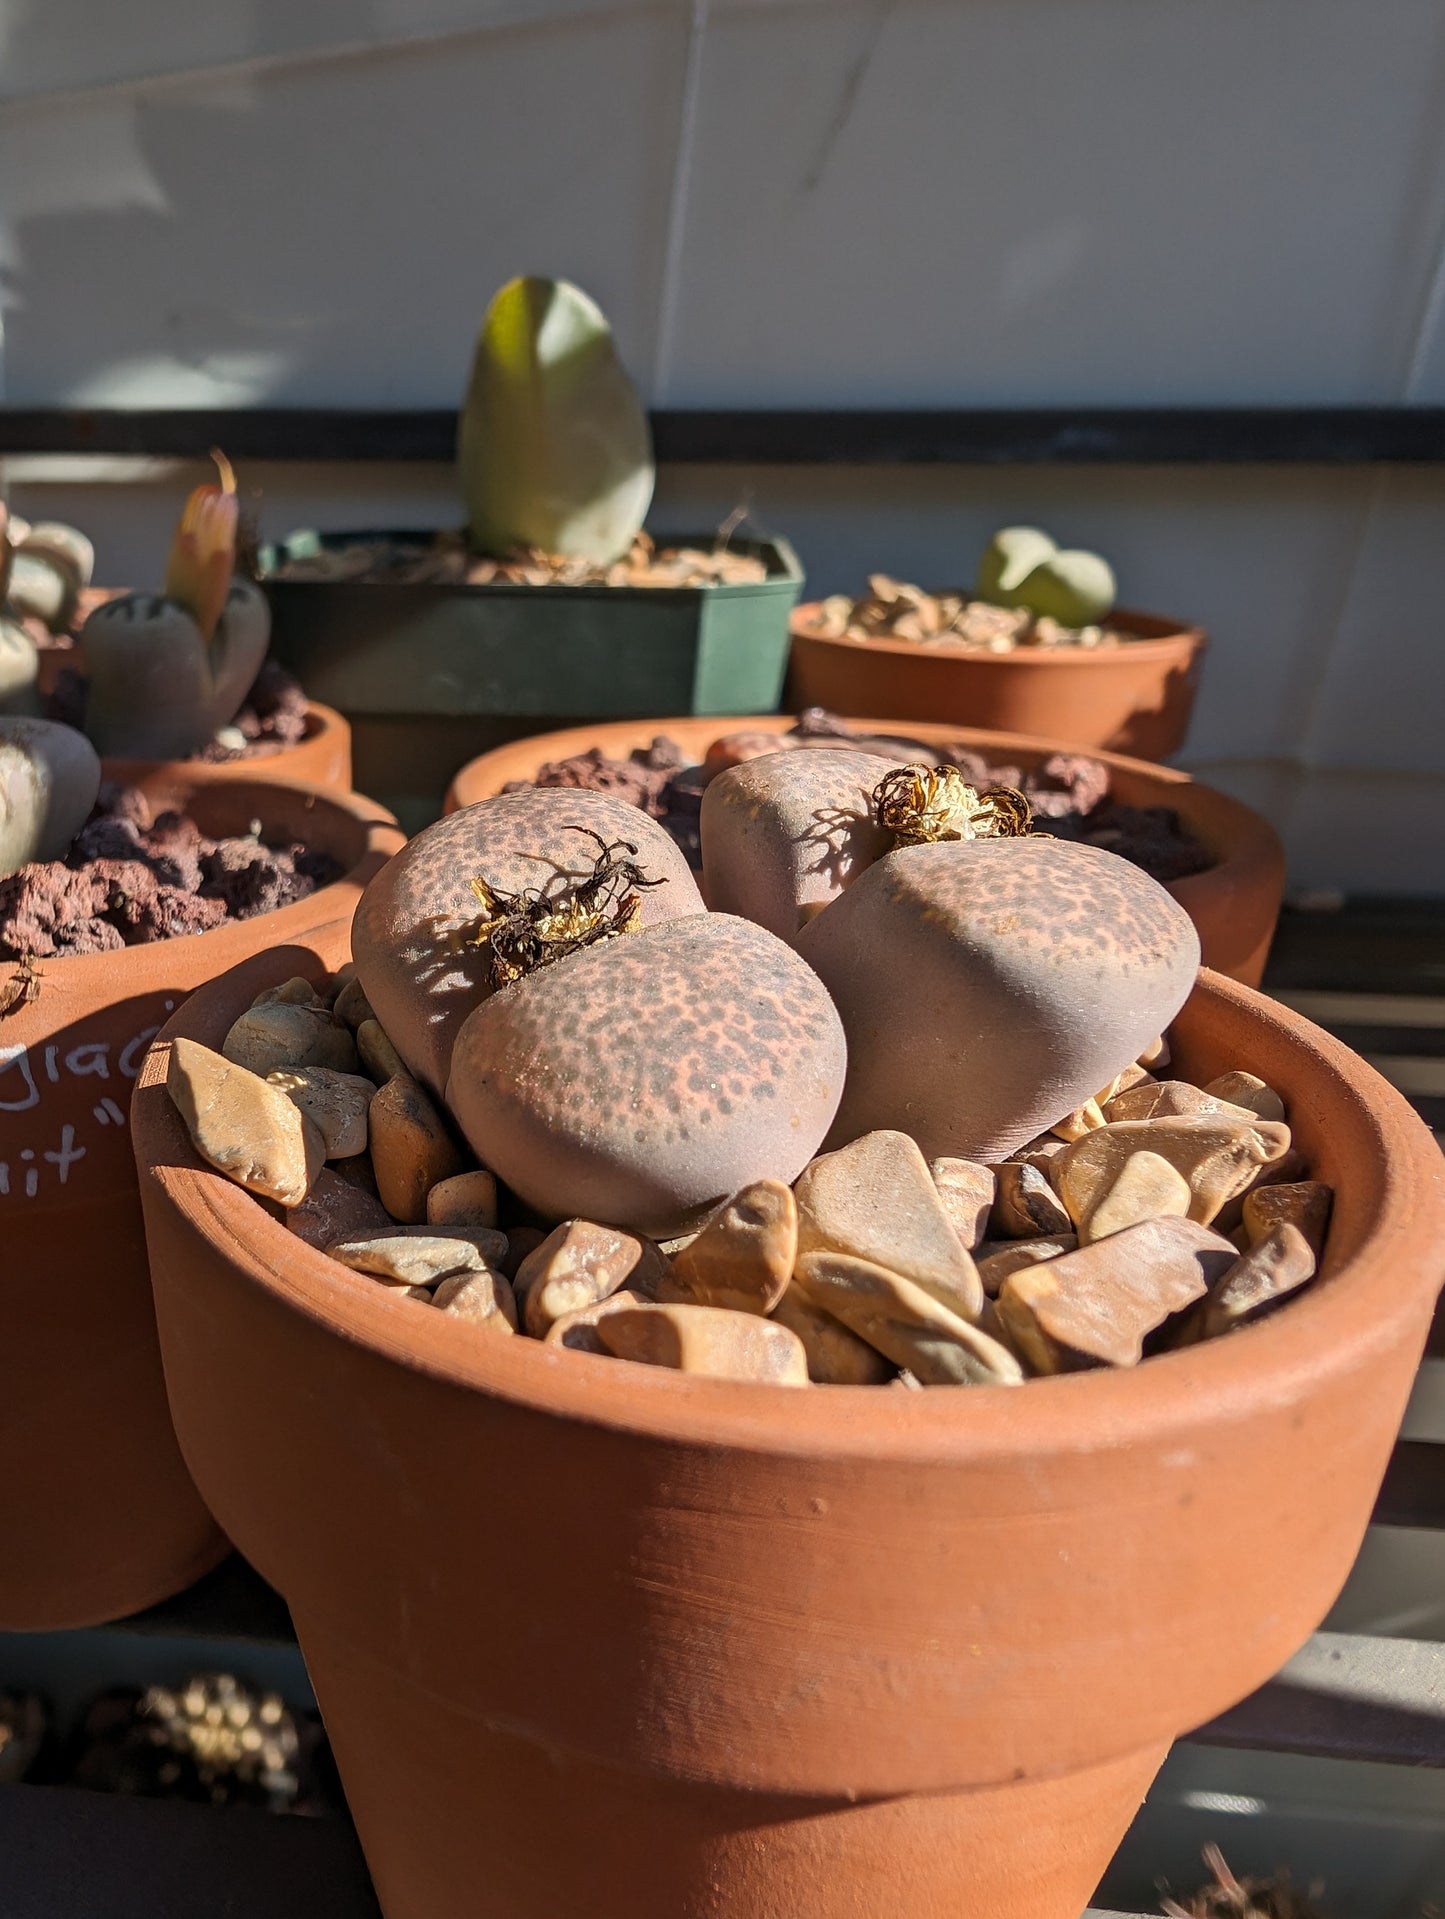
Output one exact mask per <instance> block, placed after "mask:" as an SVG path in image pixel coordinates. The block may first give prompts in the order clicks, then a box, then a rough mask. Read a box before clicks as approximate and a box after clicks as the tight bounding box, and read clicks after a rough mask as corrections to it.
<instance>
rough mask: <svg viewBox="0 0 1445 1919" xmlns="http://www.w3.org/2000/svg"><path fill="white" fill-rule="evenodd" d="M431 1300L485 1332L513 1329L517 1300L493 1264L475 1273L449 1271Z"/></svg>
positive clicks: (455, 1317) (440, 1307)
mask: <svg viewBox="0 0 1445 1919" xmlns="http://www.w3.org/2000/svg"><path fill="white" fill-rule="evenodd" d="M431 1303H432V1305H433V1306H435V1307H437V1308H439V1310H440V1311H442V1312H444V1313H450V1314H451V1315H452V1317H453V1318H454V1319H469V1320H470V1321H471V1322H472V1324H473V1325H474V1326H482V1327H485V1329H486V1330H487V1331H488V1332H489V1333H514V1332H516V1330H517V1302H516V1300H515V1298H514V1297H513V1296H512V1288H511V1286H510V1284H509V1283H508V1281H507V1278H506V1275H505V1274H503V1273H500V1272H498V1271H497V1269H496V1267H494V1266H487V1267H485V1268H484V1269H483V1270H482V1271H481V1272H477V1273H453V1274H452V1276H451V1278H450V1279H444V1280H443V1281H442V1283H441V1284H440V1285H439V1286H438V1287H437V1289H436V1291H435V1292H434V1293H433V1294H432V1295H431Z"/></svg>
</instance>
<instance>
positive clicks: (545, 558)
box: [274, 532, 768, 587]
mask: <svg viewBox="0 0 1445 1919" xmlns="http://www.w3.org/2000/svg"><path fill="white" fill-rule="evenodd" d="M274 577H275V578H276V579H278V580H348V581H354V582H358V583H360V582H365V581H371V582H376V583H381V584H385V585H392V586H671V587H678V586H744V585H756V584H758V583H759V582H760V581H763V580H765V579H766V578H767V577H768V569H767V567H766V566H765V565H764V563H763V562H762V561H761V560H759V559H756V558H755V557H754V556H753V555H752V554H749V553H739V552H737V551H735V550H734V549H733V548H731V547H729V546H727V545H726V544H725V543H723V542H720V543H719V544H718V545H717V546H715V547H711V548H708V549H703V548H701V547H687V546H681V547H662V548H659V547H658V546H657V545H656V544H655V542H654V541H653V540H652V539H651V538H650V537H649V535H647V534H646V533H639V534H638V535H637V537H636V539H634V541H633V542H632V545H631V546H630V547H629V549H628V550H627V552H626V553H624V554H623V555H622V557H621V558H620V559H618V560H613V561H611V562H610V563H609V564H608V565H606V566H599V565H596V564H594V563H593V562H592V561H590V560H580V559H569V558H565V557H563V556H561V555H558V554H555V553H544V552H543V551H542V550H541V549H540V548H539V547H523V548H519V549H518V550H517V551H516V552H513V553H509V554H506V555H505V556H503V557H502V558H500V559H492V558H489V557H488V556H487V555H485V554H480V553H476V552H474V551H473V550H472V549H471V547H470V546H469V545H468V544H467V540H466V537H465V535H464V534H462V533H456V532H447V533H439V534H437V535H436V536H435V538H433V539H431V540H421V539H412V540H406V539H389V538H381V537H378V538H373V539H358V540H351V541H348V542H347V543H346V544H345V545H344V546H342V545H330V546H323V545H322V544H321V542H320V541H319V540H315V541H296V540H293V541H292V542H291V546H290V548H289V550H288V552H287V554H286V556H285V557H284V558H283V559H281V560H280V561H279V563H278V564H277V566H276V568H275V571H274Z"/></svg>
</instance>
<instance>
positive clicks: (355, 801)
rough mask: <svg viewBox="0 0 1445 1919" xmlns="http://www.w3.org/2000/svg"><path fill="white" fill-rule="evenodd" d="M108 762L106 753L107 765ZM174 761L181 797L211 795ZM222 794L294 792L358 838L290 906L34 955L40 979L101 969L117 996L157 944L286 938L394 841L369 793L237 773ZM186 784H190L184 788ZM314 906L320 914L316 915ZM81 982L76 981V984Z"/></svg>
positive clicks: (175, 947) (370, 868) (201, 778)
mask: <svg viewBox="0 0 1445 1919" xmlns="http://www.w3.org/2000/svg"><path fill="white" fill-rule="evenodd" d="M111 763H112V762H109V761H107V762H106V764H107V765H109V764H111ZM150 764H152V765H155V766H162V765H165V764H166V762H164V761H155V762H151V763H150ZM173 764H174V766H175V787H176V790H177V791H178V792H180V793H183V794H185V795H186V797H187V798H188V799H189V798H192V797H199V798H204V799H211V798H214V795H215V791H216V787H217V785H218V784H219V782H217V781H215V780H213V779H207V778H206V777H205V771H209V769H205V771H202V772H201V773H200V774H199V775H197V774H196V771H195V769H194V768H192V767H191V766H190V763H189V762H188V761H185V760H177V761H175V762H174V763H173ZM225 784H226V788H227V792H228V794H234V793H236V792H237V791H238V790H239V791H244V790H245V789H246V788H248V787H250V788H252V789H253V790H254V792H255V796H256V799H257V801H258V802H262V803H264V804H265V805H269V807H270V809H271V810H272V811H273V812H274V811H275V809H276V804H277V799H278V796H280V795H292V794H299V795H300V796H301V797H302V799H303V800H305V801H306V802H308V803H309V805H310V806H314V807H322V808H329V809H330V810H331V812H332V813H333V815H335V816H338V823H339V822H340V820H342V819H345V820H351V821H355V822H356V823H357V824H358V825H359V826H360V827H362V828H364V829H365V839H364V842H363V844H362V847H361V850H360V852H359V853H358V855H357V857H356V859H355V860H353V862H352V863H351V865H350V866H349V867H348V868H347V869H346V871H345V872H344V873H341V874H340V875H338V877H337V878H336V879H334V880H333V881H332V882H331V884H330V885H329V886H322V887H318V888H317V890H316V891H315V892H314V893H308V894H307V895H306V897H305V898H304V899H299V900H293V901H292V902H291V904H290V905H289V906H281V907H278V908H277V909H276V910H275V911H274V912H272V913H257V914H256V915H255V916H254V917H253V918H251V919H244V920H225V921H223V923H222V924H221V925H220V926H212V927H210V928H208V930H207V931H206V932H204V933H183V934H181V935H180V937H179V938H176V939H169V940H150V941H147V942H146V943H144V944H142V945H139V946H126V947H122V948H121V950H120V951H119V952H107V953H66V954H62V955H60V956H58V957H56V958H51V959H41V960H37V961H36V965H37V967H38V968H39V969H40V972H41V975H42V979H43V977H44V975H45V974H46V973H48V972H49V970H50V969H51V968H52V967H64V969H65V978H66V980H67V981H68V982H70V983H71V984H74V983H76V982H83V981H84V980H86V979H87V978H90V979H94V978H96V977H98V976H99V975H100V974H101V973H102V971H103V972H104V973H105V975H106V986H107V990H106V993H105V995H104V997H105V998H106V999H111V1000H114V999H121V998H124V997H125V995H126V993H127V992H128V991H129V985H128V982H129V980H130V976H131V974H132V973H140V972H143V971H145V970H147V968H148V967H149V966H150V964H151V963H152V961H151V956H153V955H154V954H155V953H156V952H157V951H158V950H161V949H164V950H165V951H167V952H180V953H187V954H188V953H191V952H193V951H194V950H195V948H196V946H197V945H198V944H199V942H200V941H202V940H214V939H217V938H219V937H220V936H222V935H224V934H228V933H234V932H236V931H237V930H238V929H240V928H251V927H258V928H259V927H264V928H265V931H266V934H267V938H266V941H265V944H266V945H267V946H271V947H276V946H285V945H286V944H288V942H289V941H290V939H291V937H292V936H293V934H295V933H297V932H298V931H300V930H301V929H302V928H303V927H306V926H310V925H312V924H324V923H325V920H326V918H327V914H326V913H325V912H324V911H322V910H321V909H322V908H324V907H325V906H327V905H328V904H329V903H330V900H331V898H332V896H337V895H339V893H340V891H341V889H342V888H345V887H348V886H350V887H351V888H353V889H354V888H356V887H358V886H364V885H365V884H366V882H367V880H369V879H370V877H371V875H372V873H373V872H375V871H377V870H378V869H379V868H380V866H381V864H382V863H383V861H385V860H386V859H389V858H390V856H391V854H392V853H393V852H394V851H395V850H396V847H397V846H399V845H400V844H401V840H400V837H399V832H398V829H397V825H396V821H395V820H394V819H393V818H392V816H391V815H390V814H389V813H388V812H387V811H386V809H385V807H383V806H379V805H378V804H377V803H376V801H375V800H369V799H367V798H366V796H365V795H364V794H361V793H348V792H343V791H341V790H339V789H338V788H336V787H331V786H316V785H313V784H310V783H309V782H306V781H302V780H266V779H254V780H248V779H246V778H245V777H243V776H241V775H239V774H238V775H237V776H236V777H235V778H234V779H232V780H228V781H227V782H226V783H225ZM187 789H191V791H189V792H187ZM257 813H258V817H262V818H264V808H263V806H262V805H258V808H257ZM345 910H346V908H345V906H344V905H343V904H342V903H341V902H340V900H339V898H338V899H337V903H336V911H337V913H338V914H340V913H343V912H344V911H345ZM318 913H319V914H320V918H319V919H318ZM18 964H20V962H19V961H15V960H3V959H0V968H4V969H6V970H8V969H9V968H10V967H11V966H15V965H18ZM82 990H83V989H82ZM3 1037H4V1028H3V1026H0V1039H3Z"/></svg>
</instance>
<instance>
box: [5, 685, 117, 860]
mask: <svg viewBox="0 0 1445 1919" xmlns="http://www.w3.org/2000/svg"><path fill="white" fill-rule="evenodd" d="M99 790H100V761H99V759H97V757H96V753H95V748H94V747H93V746H92V745H91V744H90V742H89V740H87V739H86V737H85V735H84V734H83V733H77V732H76V731H75V729H74V728H73V727H69V726H57V725H56V724H55V723H54V722H52V721H50V720H37V719H26V718H17V717H15V716H13V715H11V716H5V717H0V876H3V875H4V874H6V873H13V872H14V871H15V870H16V868H17V867H20V866H28V865H29V864H30V862H31V861H32V860H58V859H63V858H64V856H65V854H66V853H67V852H68V851H69V848H70V842H71V841H72V840H73V839H74V838H75V836H76V834H77V833H78V832H79V831H80V829H81V827H82V826H83V825H84V824H85V822H86V819H87V817H88V816H89V813H90V809H91V808H92V807H93V806H94V805H95V796H96V794H97V792H99Z"/></svg>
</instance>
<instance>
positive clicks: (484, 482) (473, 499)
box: [457, 278, 656, 565]
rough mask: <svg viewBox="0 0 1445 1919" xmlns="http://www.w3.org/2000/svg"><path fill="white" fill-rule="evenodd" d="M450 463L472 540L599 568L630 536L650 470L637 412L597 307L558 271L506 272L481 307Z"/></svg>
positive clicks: (644, 428) (647, 438)
mask: <svg viewBox="0 0 1445 1919" xmlns="http://www.w3.org/2000/svg"><path fill="white" fill-rule="evenodd" d="M457 464H458V468H459V472H460V477H461V483H462V493H463V497H464V498H465V501H466V508H467V521H468V530H469V533H470V537H471V542H472V545H473V546H474V547H475V548H476V549H477V550H478V551H479V552H481V553H485V554H490V555H492V556H493V557H495V558H502V557H504V556H505V555H506V554H508V553H510V552H513V551H515V550H516V549H517V548H537V549H540V550H541V551H542V552H544V553H548V554H555V555H559V556H561V557H563V558H567V559H576V560H585V561H591V562H594V563H596V564H600V565H605V564H607V563H608V562H609V561H612V560H615V559H617V558H618V557H619V556H620V555H621V554H623V553H625V552H626V551H627V550H628V548H629V547H630V546H631V545H632V542H633V540H634V539H635V538H636V537H637V534H638V532H639V531H640V530H641V527H642V522H643V519H644V517H645V516H646V513H647V509H648V506H649V504H650V503H651V500H652V489H653V483H654V480H655V478H656V470H655V468H654V465H653V459H652V438H651V434H650V432H649V430H648V424H647V414H646V412H645V411H644V409H643V406H642V402H641V400H640V399H639V398H638V396H637V391H636V389H635V388H634V386H633V384H632V382H631V380H630V379H629V378H628V377H627V373H626V370H625V369H624V367H623V365H622V362H621V361H620V360H619V358H618V357H617V349H616V346H615V345H614V343H613V338H612V329H611V328H610V327H609V326H608V324H607V321H606V318H605V317H604V315H603V313H602V310H601V308H600V307H598V306H597V304H596V302H595V301H593V300H591V299H589V298H588V296H587V295H586V294H585V293H583V292H582V291H581V289H580V288H578V287H575V286H572V285H571V284H570V283H569V282H568V281H566V280H543V279H531V278H528V279H519V280H511V281H509V282H508V283H507V285H506V286H504V287H503V288H502V289H501V291H500V292H499V293H498V294H497V295H496V296H495V298H494V299H493V301H492V303H491V305H490V306H489V307H488V309H487V312H486V317H485V318H484V320H483V322H482V329H481V332H480V334H479V336H478V338H477V346H476V355H475V358H474V359H473V362H472V375H471V383H470V385H469V387H468V389H467V395H466V400H465V402H464V404H463V407H462V412H461V419H460V423H459V429H458V436H457Z"/></svg>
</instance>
